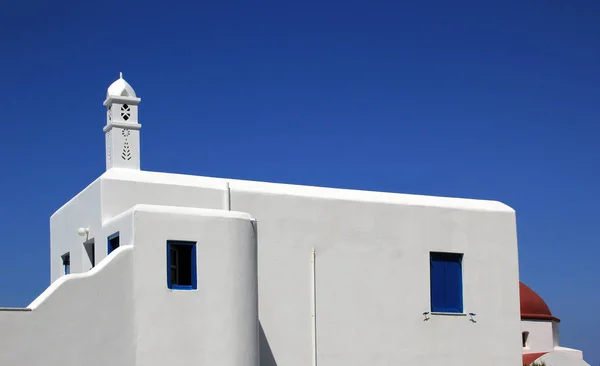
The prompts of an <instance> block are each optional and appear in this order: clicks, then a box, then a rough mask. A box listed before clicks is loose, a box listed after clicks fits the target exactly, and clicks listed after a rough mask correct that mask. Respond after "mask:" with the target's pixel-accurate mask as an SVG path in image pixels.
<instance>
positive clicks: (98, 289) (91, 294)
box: [0, 246, 135, 366]
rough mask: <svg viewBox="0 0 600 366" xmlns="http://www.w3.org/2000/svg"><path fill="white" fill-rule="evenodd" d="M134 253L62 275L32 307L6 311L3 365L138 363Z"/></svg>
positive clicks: (0, 335) (0, 320) (122, 251)
mask: <svg viewBox="0 0 600 366" xmlns="http://www.w3.org/2000/svg"><path fill="white" fill-rule="evenodd" d="M132 254H133V247H131V246H125V247H121V248H119V249H118V250H116V251H114V252H113V253H112V254H111V256H110V257H108V258H107V259H106V261H105V262H102V263H100V264H99V265H98V266H97V267H96V268H94V269H93V270H92V271H90V272H87V273H82V274H73V275H67V276H64V277H61V278H60V279H58V280H57V281H55V283H53V284H52V285H51V286H50V287H49V288H48V289H47V290H46V291H45V292H44V293H42V294H41V295H40V296H39V297H38V298H37V299H36V300H35V301H34V302H33V303H32V304H31V305H30V307H29V309H30V310H31V311H0V327H1V329H2V331H0V344H1V345H2V349H3V351H2V352H0V365H72V366H79V365H86V366H104V365H134V364H135V336H134V333H133V332H134V329H135V327H134V326H133V306H132V305H133V301H132V281H131V274H132V271H131V269H132V257H133V255H132Z"/></svg>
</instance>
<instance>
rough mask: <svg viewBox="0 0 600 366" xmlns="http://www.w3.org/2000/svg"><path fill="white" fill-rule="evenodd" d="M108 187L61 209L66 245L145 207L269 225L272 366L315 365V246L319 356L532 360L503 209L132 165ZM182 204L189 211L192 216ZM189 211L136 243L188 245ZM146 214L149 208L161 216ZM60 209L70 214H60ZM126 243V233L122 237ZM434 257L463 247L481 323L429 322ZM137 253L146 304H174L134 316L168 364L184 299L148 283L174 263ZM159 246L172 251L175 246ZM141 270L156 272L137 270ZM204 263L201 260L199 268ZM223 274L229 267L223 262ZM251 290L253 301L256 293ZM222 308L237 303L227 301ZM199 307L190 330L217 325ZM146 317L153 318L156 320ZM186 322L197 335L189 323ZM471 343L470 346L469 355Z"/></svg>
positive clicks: (377, 360)
mask: <svg viewBox="0 0 600 366" xmlns="http://www.w3.org/2000/svg"><path fill="white" fill-rule="evenodd" d="M97 185H98V186H99V188H97V187H96V186H94V187H92V188H88V190H90V193H89V194H87V196H86V197H87V200H84V199H83V197H82V198H80V199H79V201H80V202H71V203H70V204H69V207H68V208H63V209H61V210H60V211H59V213H58V214H56V215H55V216H56V217H53V219H54V222H56V223H57V224H58V222H59V221H60V223H61V225H62V226H70V228H69V229H68V230H65V229H64V228H61V229H59V230H58V232H63V238H64V241H65V242H69V244H64V247H65V248H67V247H69V246H75V247H79V246H82V243H83V238H80V237H77V236H76V230H77V227H81V226H85V225H87V226H91V228H92V234H93V235H96V236H99V237H100V239H97V242H100V241H101V240H104V239H103V238H106V236H108V235H110V234H111V233H112V232H114V231H115V230H116V229H108V226H107V223H108V222H110V220H111V218H114V217H117V215H119V214H121V213H122V212H124V211H127V210H130V209H131V208H132V207H133V206H135V205H138V204H149V205H163V206H183V207H187V208H189V209H191V210H194V208H195V207H202V208H209V209H220V208H222V207H223V205H224V203H223V202H228V205H230V206H231V209H232V210H237V211H241V212H248V213H250V214H252V216H254V217H256V219H257V220H258V222H259V227H260V228H259V235H258V243H259V244H258V276H259V281H258V288H259V291H258V293H259V297H258V301H259V304H260V306H259V308H260V320H261V325H262V328H261V329H260V331H261V333H260V334H261V339H262V342H261V355H260V356H261V365H263V366H272V365H305V364H307V363H309V362H311V354H312V347H313V343H312V341H311V317H310V296H311V294H310V271H309V269H310V267H309V256H310V250H311V248H312V247H315V248H316V253H317V254H316V282H317V321H316V324H317V334H318V335H317V337H318V341H317V348H318V351H317V356H318V361H319V363H321V364H323V363H325V364H331V365H342V364H344V365H345V364H361V363H362V364H369V365H388V364H390V363H398V362H401V363H408V364H419V365H424V366H426V365H435V364H439V363H440V362H444V363H445V364H448V365H453V364H456V365H459V364H460V365H464V364H477V363H481V362H485V363H486V364H489V365H491V366H494V365H499V366H500V365H505V364H516V363H518V362H519V360H520V357H521V336H520V327H521V326H520V318H519V300H518V257H517V242H516V224H515V214H514V211H513V210H512V209H510V208H509V207H508V206H506V205H504V204H502V203H499V202H494V201H478V200H463V199H456V198H438V197H422V196H414V195H403V194H394V193H379V192H361V191H349V190H342V189H332V188H322V187H302V186H294V185H284V184H273V183H263V182H246V181H239V180H227V179H220V178H207V177H193V176H186V175H177V174H166V173H152V172H144V171H137V170H133V169H110V170H108V171H107V172H105V173H104V174H103V175H102V176H101V177H100V179H99V180H98V181H97ZM228 186H229V189H228ZM92 191H93V192H94V194H92V193H91V192H92ZM98 191H99V192H98ZM97 193H99V195H98V194H97ZM226 196H227V197H226ZM226 198H227V199H226ZM84 201H85V202H84ZM77 205H81V206H85V207H87V208H88V209H91V210H92V211H100V213H99V216H100V217H98V215H97V214H96V215H95V216H94V217H93V221H94V223H84V222H83V221H84V219H85V220H87V221H88V222H90V219H86V218H85V215H83V216H79V215H77V214H74V213H72V214H67V212H69V211H71V210H75V211H79V210H80V208H78V207H79V206H77ZM71 206H72V207H71ZM94 207H95V208H94ZM183 207H179V208H178V209H179V210H185V209H184V208H183ZM182 212H183V211H181V212H180V213H179V214H175V213H164V212H163V213H161V215H162V216H160V218H158V216H157V218H155V219H150V218H148V219H147V220H148V221H149V222H150V221H152V220H154V221H153V223H152V224H149V225H146V226H140V224H139V223H134V224H132V225H133V226H134V227H136V229H135V234H134V236H135V237H136V238H135V239H134V240H133V242H134V243H135V244H134V245H136V246H140V245H142V246H143V245H144V243H149V242H153V243H158V242H164V240H165V238H166V236H167V234H169V235H172V236H173V237H175V236H177V235H179V237H177V238H176V239H185V238H181V237H180V236H182V235H183V236H189V237H194V235H200V232H194V233H192V232H190V233H189V234H185V235H184V233H187V231H186V230H187V229H185V230H184V229H183V228H181V231H180V230H179V229H178V230H177V231H175V230H172V228H175V227H180V226H179V224H177V222H179V220H183V222H188V223H190V221H189V219H188V218H185V215H184V214H183V213H182ZM141 215H142V216H145V215H148V216H151V215H150V213H145V214H141ZM182 215H183V216H182ZM61 216H65V217H64V218H62V219H61V220H62V221H61V220H59V218H61ZM67 217H68V219H67ZM174 217H178V218H177V219H174ZM160 220H164V221H162V222H161V221H160ZM103 222H104V224H103ZM167 223H168V224H167ZM96 226H98V229H96ZM125 226H127V225H125ZM190 226H194V225H191V224H190ZM196 226H198V227H200V226H199V225H196ZM217 227H218V225H215V226H214V227H212V226H211V227H210V228H208V227H206V228H205V229H204V231H206V232H204V231H203V234H202V235H213V234H209V233H210V232H211V231H215V230H216V228H217ZM53 228H54V226H53ZM53 230H54V229H53ZM119 230H122V229H119ZM71 233H73V234H71ZM214 235H217V234H216V231H215V233H214ZM53 237H56V236H55V235H53ZM141 238H144V239H141ZM153 238H155V239H153ZM123 241H127V240H126V239H125V238H122V242H123ZM53 243H54V242H53ZM140 243H142V244H140ZM53 245H54V244H53ZM155 245H156V244H155ZM97 248H98V249H97V250H98V251H100V253H99V255H98V258H99V259H101V258H102V257H103V255H105V251H106V249H105V248H104V247H103V246H102V247H101V246H99V245H97ZM62 251H64V250H62ZM430 251H451V252H461V253H464V264H463V271H464V274H463V277H464V286H463V287H464V289H463V291H464V308H465V312H474V313H476V314H477V316H476V317H475V320H476V322H471V321H470V317H468V316H464V315H463V316H457V315H448V316H441V315H433V316H431V319H430V320H429V321H423V316H422V313H423V312H424V311H429V310H430V303H429V252H430ZM54 252H55V253H58V252H61V250H55V251H54ZM139 253H140V254H138V252H137V251H136V257H135V263H136V266H135V268H136V274H137V275H136V277H135V278H136V284H138V283H139V286H137V285H136V291H141V292H140V293H141V294H148V296H149V294H150V293H152V299H155V300H152V301H150V300H148V301H147V303H148V304H162V307H158V305H156V306H157V307H155V305H152V308H151V309H150V310H148V311H147V312H148V314H151V315H152V317H153V321H152V323H151V322H149V317H148V318H143V319H142V318H140V316H141V315H140V314H143V313H144V311H143V310H142V309H143V308H145V307H148V306H150V305H145V304H146V302H143V304H144V305H142V302H136V307H138V308H139V309H140V312H139V313H136V317H137V319H139V321H138V323H139V325H138V329H139V331H140V335H139V336H140V341H139V343H138V345H139V350H141V349H148V350H149V352H150V353H149V354H152V355H153V356H152V357H151V358H153V359H161V356H160V352H158V351H157V352H156V353H152V351H151V349H163V347H166V346H161V343H160V342H159V335H160V334H165V332H166V333H167V334H168V333H169V332H171V330H169V329H172V331H175V330H176V329H180V328H181V327H183V325H181V326H174V325H169V323H168V321H167V320H169V319H170V318H169V317H166V318H165V321H164V322H163V321H162V320H161V318H160V317H158V314H162V313H171V310H169V309H171V308H173V305H167V303H166V302H165V303H162V302H161V300H160V298H161V296H162V295H165V296H166V293H165V294H162V295H161V292H159V293H153V292H152V291H150V290H143V289H145V288H146V287H145V286H146V285H144V284H143V282H139V281H142V280H141V279H142V278H146V277H152V276H162V277H164V275H165V274H164V272H163V271H162V270H158V271H156V270H155V268H157V267H158V268H162V267H163V266H164V264H163V262H164V261H163V260H162V259H160V258H159V257H144V256H143V255H142V254H141V253H142V252H139ZM158 254H160V256H164V253H158ZM199 261H200V260H199ZM141 268H145V270H143V271H141V270H140V271H138V270H139V269H141ZM200 268H201V266H200V264H199V271H200ZM75 270H76V268H74V269H73V271H75ZM153 270H154V271H156V273H155V274H152V271H153ZM212 270H213V271H215V273H220V272H219V267H217V268H213V269H212ZM162 277H161V278H162ZM212 277H214V275H211V278H212ZM155 280H156V279H155ZM163 280H164V278H163ZM206 285H208V284H206ZM199 288H200V284H199ZM248 291H249V290H248ZM136 293H137V292H136ZM171 295H174V296H177V298H179V297H181V296H187V295H185V294H182V295H180V294H179V293H177V294H171ZM244 296H250V292H248V293H246V295H244ZM137 298H138V296H137V295H136V299H137ZM195 301H200V300H193V299H190V304H194V305H193V306H192V305H183V304H182V305H176V306H175V308H177V309H179V308H178V306H181V309H180V310H178V311H177V312H178V313H184V312H185V309H191V308H200V305H201V304H200V303H196V302H195ZM203 301H205V300H203ZM204 305H206V304H204ZM187 306H190V307H189V308H188V307H187ZM159 308H160V309H163V310H160V309H159ZM220 308H221V309H225V308H226V305H221V306H220ZM247 311H249V310H247ZM195 314H196V315H194V316H193V317H191V318H189V319H187V320H186V322H185V324H188V325H189V324H197V325H198V326H201V327H206V326H207V324H206V321H208V320H207V319H204V315H202V313H199V312H198V311H196V313H195ZM213 316H214V315H213ZM195 318H197V319H195ZM169 321H171V322H172V319H170V320H169ZM196 322H197V323H196ZM143 324H148V328H145V327H146V326H145V325H143ZM150 324H152V325H150ZM156 329H161V331H160V332H157V331H156ZM181 329H188V330H190V332H191V329H190V328H188V327H187V326H186V327H185V328H181ZM221 331H223V330H221ZM153 334H154V335H156V336H155V337H156V339H153V337H154V336H153ZM193 334H194V336H197V334H196V333H193ZM206 341H207V342H209V340H206ZM236 342H237V341H236ZM239 342H241V341H239ZM465 347H468V349H470V350H472V352H465V351H464V350H465ZM139 350H138V351H139ZM459 350H460V351H459ZM165 355H166V353H165ZM137 357H138V360H139V359H142V358H143V357H145V356H144V355H143V354H138V356H137ZM490 360H491V361H490ZM147 361H149V359H147ZM165 362H166V360H165Z"/></svg>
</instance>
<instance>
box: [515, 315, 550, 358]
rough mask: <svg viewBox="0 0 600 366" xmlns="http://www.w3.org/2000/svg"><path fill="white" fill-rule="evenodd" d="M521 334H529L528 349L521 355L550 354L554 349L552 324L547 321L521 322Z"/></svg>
mask: <svg viewBox="0 0 600 366" xmlns="http://www.w3.org/2000/svg"><path fill="white" fill-rule="evenodd" d="M521 329H522V331H523V332H529V337H528V341H527V343H528V347H527V348H526V349H524V350H523V353H537V352H550V351H552V350H553V349H554V346H555V344H554V337H553V334H554V332H553V327H552V322H551V321H548V320H523V321H521Z"/></svg>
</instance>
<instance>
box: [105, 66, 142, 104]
mask: <svg viewBox="0 0 600 366" xmlns="http://www.w3.org/2000/svg"><path fill="white" fill-rule="evenodd" d="M109 96H113V97H130V98H135V97H136V95H135V90H133V88H132V87H131V85H129V83H128V82H126V81H125V79H123V73H122V72H121V73H119V78H118V79H117V80H115V82H114V83H112V84H110V86H109V87H108V90H107V91H106V97H107V98H108V97H109Z"/></svg>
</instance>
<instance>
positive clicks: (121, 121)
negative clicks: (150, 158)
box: [104, 73, 142, 170]
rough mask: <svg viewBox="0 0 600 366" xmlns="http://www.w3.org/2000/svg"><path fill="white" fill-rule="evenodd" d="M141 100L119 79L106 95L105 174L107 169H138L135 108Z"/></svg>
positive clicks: (138, 142) (136, 109)
mask: <svg viewBox="0 0 600 366" xmlns="http://www.w3.org/2000/svg"><path fill="white" fill-rule="evenodd" d="M140 101H141V99H140V98H138V97H137V96H136V95H135V91H134V90H133V88H132V87H131V85H129V83H127V82H126V81H125V79H123V73H121V74H120V77H119V79H117V81H115V82H114V83H112V84H111V85H110V86H109V87H108V91H107V92H106V100H105V101H104V105H105V106H106V126H105V127H104V134H105V136H106V170H108V169H111V168H125V169H138V170H139V169H140V128H141V127H142V125H140V124H139V123H138V104H139V103H140Z"/></svg>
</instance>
